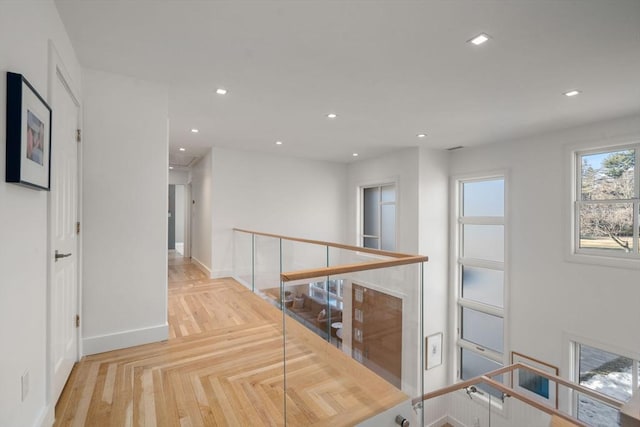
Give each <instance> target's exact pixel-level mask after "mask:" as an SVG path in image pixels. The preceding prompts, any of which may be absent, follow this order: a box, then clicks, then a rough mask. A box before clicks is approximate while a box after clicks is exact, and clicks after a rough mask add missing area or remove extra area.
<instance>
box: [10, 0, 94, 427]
mask: <svg viewBox="0 0 640 427" xmlns="http://www.w3.org/2000/svg"><path fill="white" fill-rule="evenodd" d="M27 27H28V28H29V31H25V28H27ZM18 35H19V36H18ZM49 40H52V41H53V43H54V44H55V47H56V49H57V51H58V52H59V54H60V56H61V58H62V60H63V61H64V63H65V65H66V67H67V69H68V72H69V74H70V76H71V79H72V80H73V82H74V83H75V84H76V86H77V87H76V89H78V88H79V87H80V80H81V79H80V67H79V64H78V62H77V59H76V57H75V53H74V51H73V47H72V46H71V43H70V41H69V38H68V36H67V34H66V31H65V29H64V27H63V25H62V22H61V20H60V17H59V16H58V12H57V10H56V8H55V6H54V4H53V2H52V1H39V2H27V1H20V2H18V1H2V2H0V72H1V73H0V74H1V75H0V236H1V238H0V254H2V256H0V272H2V276H1V277H0V325H2V326H1V327H0V342H2V348H3V350H2V351H1V352H0V425H2V426H32V425H40V424H42V423H43V422H44V423H47V422H50V421H51V417H52V415H53V412H52V411H53V404H51V403H50V402H47V396H46V387H47V384H46V364H47V360H46V354H47V349H46V342H47V258H48V257H49V255H50V254H49V253H48V250H47V193H46V192H44V191H35V190H31V189H28V188H24V187H19V186H17V185H14V184H7V183H5V182H4V176H5V153H6V151H5V147H6V144H5V126H6V121H5V119H6V110H5V106H6V101H5V100H6V72H7V71H12V72H16V73H21V74H23V75H24V76H25V77H26V78H27V79H28V80H29V82H30V83H31V84H32V85H33V86H34V87H35V88H36V90H37V91H38V92H39V93H40V95H42V96H43V97H44V98H45V99H46V98H47V94H48V92H49V90H48V76H49V74H48V73H49V61H48V42H49ZM54 117H55V116H54ZM54 120H55V119H54ZM25 371H29V377H30V384H29V388H30V390H29V394H28V395H27V397H26V399H25V401H24V402H22V401H21V388H20V377H21V375H22V374H23V373H24V372H25Z"/></svg>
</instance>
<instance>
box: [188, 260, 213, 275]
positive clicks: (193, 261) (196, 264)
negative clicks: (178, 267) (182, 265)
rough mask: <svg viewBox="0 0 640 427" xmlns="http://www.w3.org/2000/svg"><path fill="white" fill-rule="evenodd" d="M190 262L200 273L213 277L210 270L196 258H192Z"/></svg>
mask: <svg viewBox="0 0 640 427" xmlns="http://www.w3.org/2000/svg"><path fill="white" fill-rule="evenodd" d="M191 262H192V263H193V264H195V266H196V267H198V268H199V269H200V271H202V272H203V273H204V274H206V275H207V277H213V272H212V271H211V269H209V267H207V266H206V265H204V264H203V263H202V262H201V261H200V260H199V259H198V258H196V257H193V256H192V257H191Z"/></svg>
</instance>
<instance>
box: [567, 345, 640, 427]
mask: <svg viewBox="0 0 640 427" xmlns="http://www.w3.org/2000/svg"><path fill="white" fill-rule="evenodd" d="M574 345H575V349H576V351H575V353H576V363H575V366H576V369H575V376H576V378H575V380H576V381H577V382H578V383H580V385H583V386H585V387H588V388H590V389H593V390H596V391H598V392H600V393H603V394H605V395H607V396H610V397H613V398H614V399H618V400H620V401H623V402H626V401H628V400H629V399H630V398H631V397H632V396H633V395H634V393H637V392H638V361H637V360H634V359H632V358H629V357H625V356H621V355H619V354H615V353H612V352H609V351H605V350H601V349H599V348H595V347H591V346H588V345H585V344H580V343H574ZM575 406H576V414H577V418H578V419H579V420H581V421H584V422H585V423H587V424H589V425H594V426H616V425H620V420H619V418H620V413H619V411H618V410H617V409H614V408H612V407H610V406H607V405H605V404H604V403H601V402H599V401H597V400H594V399H592V398H590V397H587V396H585V395H583V394H580V393H577V396H576V398H575Z"/></svg>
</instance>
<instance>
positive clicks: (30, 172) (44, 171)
mask: <svg viewBox="0 0 640 427" xmlns="http://www.w3.org/2000/svg"><path fill="white" fill-rule="evenodd" d="M6 132H7V134H6V135H7V155H6V174H5V180H6V181H7V182H12V183H16V184H21V185H24V186H27V187H30V188H34V189H38V190H47V191H48V190H49V189H50V187H51V184H50V182H51V173H50V172H51V171H50V168H51V108H50V107H49V105H47V103H46V102H45V100H44V99H43V98H42V97H41V96H40V94H39V93H38V92H37V91H36V90H35V88H34V87H33V86H31V84H30V83H29V82H28V81H27V79H25V78H24V76H23V75H22V74H16V73H11V72H7V129H6Z"/></svg>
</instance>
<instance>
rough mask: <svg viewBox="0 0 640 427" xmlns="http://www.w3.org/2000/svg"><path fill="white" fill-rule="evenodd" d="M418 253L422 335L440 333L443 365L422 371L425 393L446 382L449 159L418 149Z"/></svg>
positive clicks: (440, 153) (443, 153)
mask: <svg viewBox="0 0 640 427" xmlns="http://www.w3.org/2000/svg"><path fill="white" fill-rule="evenodd" d="M419 158H420V173H419V187H420V188H419V190H420V194H419V206H420V210H419V216H420V218H419V229H418V230H419V233H418V235H419V253H420V254H422V255H426V256H428V257H429V261H428V262H427V263H425V264H424V286H423V289H424V335H425V336H429V335H432V334H435V333H438V332H443V345H442V351H443V354H442V357H443V364H442V365H441V366H437V367H434V368H432V369H430V370H428V371H425V376H424V385H425V391H433V390H435V389H438V388H440V387H443V386H445V385H446V384H447V382H448V379H449V378H448V370H447V366H448V363H447V348H448V346H447V343H448V342H449V339H450V338H451V337H450V334H449V330H448V323H447V322H448V313H449V309H448V302H449V286H448V283H449V280H448V274H449V270H448V265H449V226H448V224H449V193H448V185H449V159H450V153H449V152H448V151H445V150H431V149H426V148H421V149H420V157H419Z"/></svg>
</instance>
